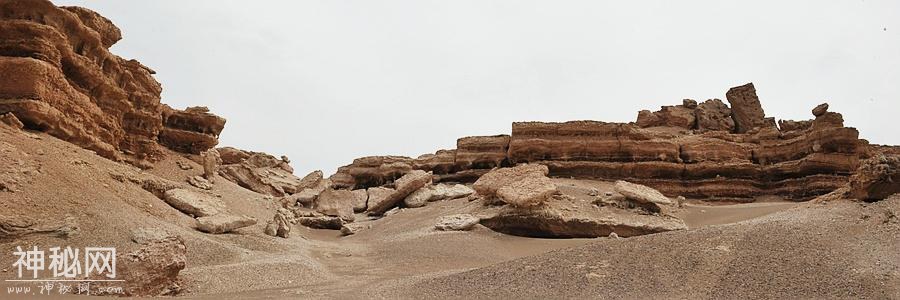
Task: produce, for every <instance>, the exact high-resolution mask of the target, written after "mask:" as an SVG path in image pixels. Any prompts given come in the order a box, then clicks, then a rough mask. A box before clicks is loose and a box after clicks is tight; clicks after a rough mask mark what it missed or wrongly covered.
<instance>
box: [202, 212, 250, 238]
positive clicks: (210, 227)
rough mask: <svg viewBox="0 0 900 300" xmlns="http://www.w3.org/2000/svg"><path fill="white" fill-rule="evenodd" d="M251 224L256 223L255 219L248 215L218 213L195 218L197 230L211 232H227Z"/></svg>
mask: <svg viewBox="0 0 900 300" xmlns="http://www.w3.org/2000/svg"><path fill="white" fill-rule="evenodd" d="M253 225H256V219H254V218H252V217H249V216H236V215H229V214H219V215H215V216H208V217H200V218H197V230H200V231H203V232H206V233H213V234H222V233H228V232H231V231H234V230H236V229H238V228H243V227H247V226H253Z"/></svg>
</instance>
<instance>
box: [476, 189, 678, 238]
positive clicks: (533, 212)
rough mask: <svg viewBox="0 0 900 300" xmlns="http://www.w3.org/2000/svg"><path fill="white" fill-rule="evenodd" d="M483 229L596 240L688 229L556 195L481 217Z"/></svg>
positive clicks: (672, 221)
mask: <svg viewBox="0 0 900 300" xmlns="http://www.w3.org/2000/svg"><path fill="white" fill-rule="evenodd" d="M480 223H481V225H484V226H485V227H488V228H490V229H491V230H494V231H497V232H502V233H506V234H510V235H517V236H527V237H539V238H596V237H605V236H609V234H610V233H616V234H617V235H618V236H620V237H630V236H638V235H645V234H652V233H659V232H665V231H673V230H684V229H687V225H685V224H684V221H682V220H681V219H678V218H675V217H672V216H667V215H661V214H652V213H646V212H638V211H635V210H630V209H622V208H617V207H611V206H601V207H596V206H594V205H592V204H590V203H587V202H584V201H578V200H576V199H574V198H571V197H568V196H565V195H556V196H553V197H551V198H549V199H548V200H547V201H546V202H545V203H543V204H542V205H540V206H537V207H530V208H521V207H515V206H511V205H507V206H504V207H502V208H499V209H496V210H494V211H487V212H485V213H484V214H483V215H482V216H481V221H480Z"/></svg>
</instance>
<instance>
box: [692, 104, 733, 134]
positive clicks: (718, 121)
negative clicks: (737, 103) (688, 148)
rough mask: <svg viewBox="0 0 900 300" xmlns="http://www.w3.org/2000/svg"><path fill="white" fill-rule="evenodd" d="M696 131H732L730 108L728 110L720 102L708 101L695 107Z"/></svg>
mask: <svg viewBox="0 0 900 300" xmlns="http://www.w3.org/2000/svg"><path fill="white" fill-rule="evenodd" d="M695 113H696V115H697V129H698V130H700V131H728V132H731V131H733V130H734V119H732V118H731V114H732V113H731V108H728V105H726V104H725V103H724V102H722V100H719V99H710V100H706V101H703V103H700V104H699V105H697V109H696V110H695Z"/></svg>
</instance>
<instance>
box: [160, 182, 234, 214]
mask: <svg viewBox="0 0 900 300" xmlns="http://www.w3.org/2000/svg"><path fill="white" fill-rule="evenodd" d="M163 200H164V201H165V202H166V203H168V204H169V205H170V206H172V207H174V208H175V209H177V210H179V211H181V212H183V213H185V214H188V215H193V216H194V217H206V216H214V215H218V214H220V213H223V212H225V211H226V209H225V204H224V203H222V201H221V200H219V199H218V198H216V197H213V196H211V195H207V194H204V193H198V192H194V191H191V190H189V189H171V190H168V191H166V192H165V193H164V194H163Z"/></svg>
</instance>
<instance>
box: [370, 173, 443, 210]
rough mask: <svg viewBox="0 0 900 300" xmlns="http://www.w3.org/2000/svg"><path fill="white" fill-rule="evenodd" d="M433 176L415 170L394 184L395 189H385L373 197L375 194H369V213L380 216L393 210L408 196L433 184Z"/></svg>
mask: <svg viewBox="0 0 900 300" xmlns="http://www.w3.org/2000/svg"><path fill="white" fill-rule="evenodd" d="M431 180H432V178H431V174H430V173H426V172H425V171H422V170H415V171H411V172H409V173H407V174H406V175H403V177H400V178H399V179H397V181H396V182H394V186H395V188H394V189H383V190H380V192H384V193H377V192H376V194H375V195H374V197H373V193H372V192H371V191H370V192H369V201H368V210H367V211H368V213H369V214H371V215H380V214H383V213H384V212H386V211H388V210H389V209H391V208H394V207H395V206H397V204H399V203H400V201H403V199H405V198H406V197H407V196H409V195H410V194H412V193H413V192H415V191H416V190H418V189H421V188H423V187H425V186H426V185H429V184H431V182H432V181H431Z"/></svg>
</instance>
